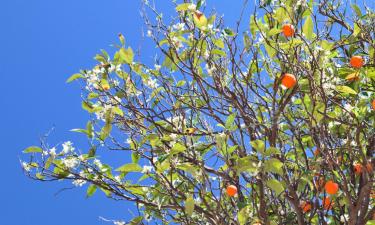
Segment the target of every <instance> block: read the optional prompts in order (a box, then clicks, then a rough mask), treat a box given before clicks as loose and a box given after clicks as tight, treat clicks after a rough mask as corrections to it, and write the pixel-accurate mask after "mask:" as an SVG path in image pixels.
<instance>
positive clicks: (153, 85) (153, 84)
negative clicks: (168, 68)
mask: <svg viewBox="0 0 375 225" xmlns="http://www.w3.org/2000/svg"><path fill="white" fill-rule="evenodd" d="M146 85H147V86H148V87H149V88H152V89H155V88H157V87H159V84H158V83H157V80H156V79H152V78H149V79H147V80H146Z"/></svg>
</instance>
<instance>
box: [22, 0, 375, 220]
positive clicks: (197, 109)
mask: <svg viewBox="0 0 375 225" xmlns="http://www.w3.org/2000/svg"><path fill="white" fill-rule="evenodd" d="M173 2H176V1H173ZM350 3H351V1H346V0H332V1H328V0H319V1H312V0H311V1H306V0H266V1H257V2H256V3H255V5H254V6H251V7H250V6H249V3H248V1H243V2H240V1H238V2H237V1H233V4H243V11H241V12H233V13H235V14H236V15H238V22H237V23H236V24H225V23H224V18H223V16H221V15H220V12H216V11H213V10H209V9H210V7H209V5H210V3H209V2H208V3H205V2H204V1H202V0H198V1H194V2H190V1H187V0H186V1H184V2H178V3H173V4H175V14H174V15H169V16H168V18H167V19H166V16H165V15H163V14H162V13H161V12H159V11H158V10H157V7H156V6H157V4H156V5H155V4H154V3H150V2H149V1H144V4H143V8H142V16H143V18H144V21H145V25H146V26H147V37H148V38H150V39H151V40H152V41H153V42H154V43H155V44H156V46H157V49H156V52H155V54H157V57H156V58H155V65H147V64H145V63H142V58H141V56H140V55H137V52H135V51H134V50H133V49H132V47H130V46H128V45H127V43H126V41H125V39H126V38H125V37H124V36H123V35H121V34H120V35H119V41H118V43H117V44H115V45H114V48H115V52H114V54H113V55H110V54H109V53H108V52H106V51H105V50H102V51H101V52H100V53H99V54H97V55H96V56H95V60H96V61H97V65H95V66H94V67H93V68H90V69H84V70H81V71H80V72H79V73H77V74H74V75H72V76H71V77H70V78H69V79H68V82H72V81H79V83H80V84H81V85H82V96H83V101H82V108H83V109H84V110H86V111H87V112H88V113H89V114H90V115H91V119H90V120H89V121H88V122H87V126H86V127H85V128H82V129H73V130H72V131H74V132H78V133H82V134H84V135H85V136H87V139H88V140H89V143H90V148H88V149H85V150H82V149H81V148H79V147H77V146H74V145H73V143H72V142H70V141H67V142H64V143H63V144H62V145H61V146H60V145H56V146H54V145H49V144H48V142H47V140H46V139H47V138H46V139H42V140H41V144H40V146H31V147H29V148H27V149H25V150H24V152H25V153H27V154H28V155H29V154H30V157H28V160H26V161H24V162H22V165H23V168H24V171H25V173H26V174H27V175H28V176H30V177H32V178H34V179H37V180H42V181H45V180H49V181H51V180H70V181H72V182H73V184H74V185H75V186H77V187H85V188H87V196H88V197H89V196H92V195H93V194H95V192H96V191H97V190H101V191H103V192H104V193H105V194H106V195H107V196H108V197H110V198H113V199H117V200H124V201H130V202H134V203H135V204H136V206H137V208H138V211H137V212H135V214H136V215H137V216H136V217H135V218H134V219H133V220H131V221H121V220H120V219H121V218H119V221H114V223H115V224H120V225H121V224H147V223H149V222H150V223H162V224H173V223H177V224H239V225H245V224H253V225H255V224H267V225H269V224H300V225H301V224H350V225H357V224H358V225H359V224H366V223H367V224H375V204H374V203H375V192H374V171H373V166H374V163H375V162H374V151H375V92H374V90H375V40H374V38H375V12H374V9H373V8H371V7H369V6H367V4H366V1H361V2H358V4H354V3H353V4H350ZM158 4H162V3H158ZM249 8H252V10H251V11H249ZM170 18H171V19H170ZM166 21H168V22H166ZM244 23H246V25H245V26H243V24H244ZM243 27H245V29H243ZM78 149H79V150H78ZM98 149H100V150H101V151H102V150H103V149H105V150H108V151H124V152H128V153H129V154H127V156H128V158H126V159H124V164H123V165H121V166H118V165H108V164H107V163H106V162H104V161H101V159H100V154H99V153H100V151H97V150H98Z"/></svg>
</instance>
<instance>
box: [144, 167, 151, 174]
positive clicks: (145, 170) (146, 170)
mask: <svg viewBox="0 0 375 225" xmlns="http://www.w3.org/2000/svg"><path fill="white" fill-rule="evenodd" d="M152 170H153V167H152V166H143V168H142V173H151V172H152Z"/></svg>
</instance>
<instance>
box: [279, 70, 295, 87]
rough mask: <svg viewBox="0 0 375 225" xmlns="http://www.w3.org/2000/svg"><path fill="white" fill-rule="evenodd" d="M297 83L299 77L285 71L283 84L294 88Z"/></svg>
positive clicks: (282, 79)
mask: <svg viewBox="0 0 375 225" xmlns="http://www.w3.org/2000/svg"><path fill="white" fill-rule="evenodd" d="M296 83H297V79H296V77H295V76H294V75H293V74H290V73H285V74H284V75H283V76H282V78H281V84H282V85H283V86H284V87H286V88H292V87H294V85H296Z"/></svg>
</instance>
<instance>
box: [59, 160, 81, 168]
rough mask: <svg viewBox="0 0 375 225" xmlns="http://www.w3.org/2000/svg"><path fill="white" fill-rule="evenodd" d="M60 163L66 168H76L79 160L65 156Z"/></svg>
mask: <svg viewBox="0 0 375 225" xmlns="http://www.w3.org/2000/svg"><path fill="white" fill-rule="evenodd" d="M62 163H63V164H64V165H65V166H66V167H67V168H68V169H73V168H76V167H77V166H78V165H79V160H78V159H77V158H74V157H71V158H65V159H63V160H62Z"/></svg>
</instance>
